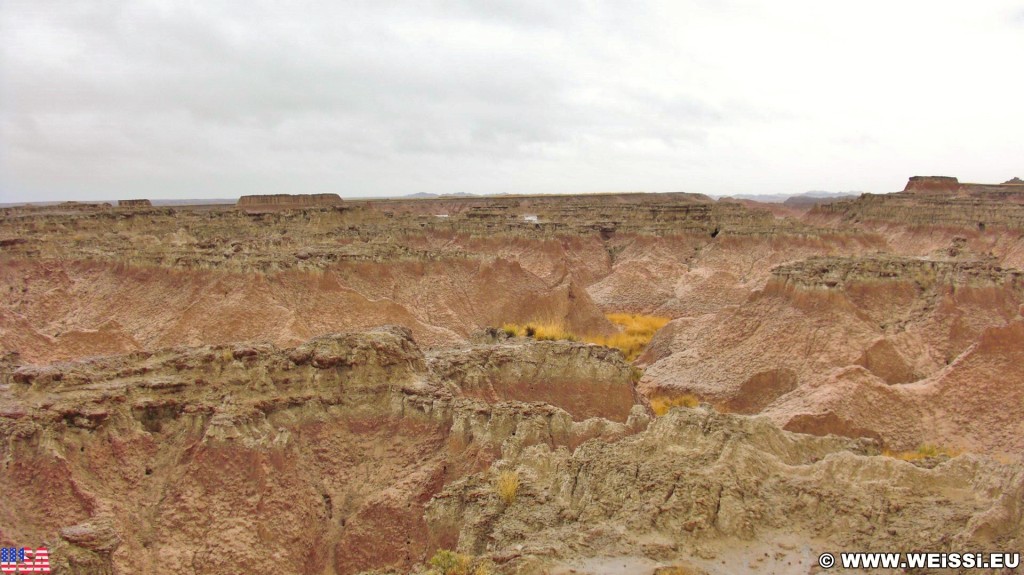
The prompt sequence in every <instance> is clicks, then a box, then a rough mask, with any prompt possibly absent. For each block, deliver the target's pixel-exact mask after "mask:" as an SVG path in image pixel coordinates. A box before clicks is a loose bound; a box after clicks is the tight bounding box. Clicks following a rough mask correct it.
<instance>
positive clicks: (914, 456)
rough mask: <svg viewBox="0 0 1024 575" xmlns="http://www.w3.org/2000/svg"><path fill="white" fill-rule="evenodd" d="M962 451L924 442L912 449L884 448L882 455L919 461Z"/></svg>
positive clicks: (952, 454) (953, 455) (954, 455)
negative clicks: (894, 449) (895, 449)
mask: <svg viewBox="0 0 1024 575" xmlns="http://www.w3.org/2000/svg"><path fill="white" fill-rule="evenodd" d="M961 453H962V451H961V450H959V449H954V448H951V447H944V446H939V445H932V444H929V443H924V444H922V445H921V446H920V447H918V448H917V449H915V450H914V451H891V450H889V449H885V450H883V451H882V455H884V456H886V457H892V458H895V459H901V460H903V461H919V460H921V459H931V458H933V457H940V456H945V457H956V456H957V455H960V454H961Z"/></svg>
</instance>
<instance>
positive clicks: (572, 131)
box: [0, 0, 1021, 201]
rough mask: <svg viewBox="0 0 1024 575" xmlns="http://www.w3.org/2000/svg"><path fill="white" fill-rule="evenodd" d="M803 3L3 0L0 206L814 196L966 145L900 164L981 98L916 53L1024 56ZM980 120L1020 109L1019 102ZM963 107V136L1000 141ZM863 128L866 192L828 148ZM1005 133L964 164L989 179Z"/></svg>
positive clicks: (950, 66)
mask: <svg viewBox="0 0 1024 575" xmlns="http://www.w3.org/2000/svg"><path fill="white" fill-rule="evenodd" d="M635 4H637V3H635ZM796 4H799V5H794V6H792V7H784V8H778V9H768V8H765V7H764V5H761V4H759V3H756V2H752V1H749V0H748V1H744V0H730V1H729V2H711V1H710V0H692V1H690V2H674V1H673V2H670V1H665V2H657V1H652V2H648V3H643V4H638V5H634V6H629V5H627V4H626V3H618V2H600V1H598V2H583V1H576V0H567V1H565V2H542V1H540V0H529V1H523V2H495V1H479V0H478V1H474V0H435V1H432V2H418V1H416V2H414V1H412V0H399V1H397V2H369V1H364V0H353V1H350V2H326V1H314V0H306V1H303V2H298V3H288V4H284V3H278V2H269V1H255V2H248V3H244V4H243V3H237V2H227V1H220V2H218V1H209V2H202V3H199V2H196V3H192V2H179V3H167V2H158V1H156V0H150V1H146V0H142V1H133V2H128V1H122V0H100V1H96V2H77V1H67V0H31V1H29V0H6V2H5V5H4V10H3V11H0V37H2V40H0V49H2V60H0V98H2V102H3V105H2V106H0V138H2V141H0V201H17V200H20V199H29V198H38V199H48V198H53V199H61V198H77V199H84V198H97V197H101V198H112V197H117V196H120V195H126V194H128V193H131V194H132V195H140V194H141V195H149V196H152V197H160V196H172V197H197V196H223V195H237V194H241V193H248V192H254V193H260V192H272V191H293V192H302V191H310V192H313V191H338V192H340V193H342V194H343V195H379V194H404V193H410V192H417V191H430V192H462V191H469V192H506V191H524V192H583V191H604V190H610V189H648V190H652V191H659V190H661V191H663V190H675V189H688V190H692V191H706V192H712V193H716V192H723V191H744V192H758V191H764V192H772V191H779V190H782V191H802V190H803V189H811V188H815V189H817V188H821V187H822V186H823V183H822V181H821V180H822V178H823V175H824V174H830V170H831V174H830V175H829V177H839V176H844V175H849V176H851V177H858V178H862V179H861V180H859V181H848V182H846V181H844V182H843V183H842V186H841V187H842V188H843V189H847V188H851V187H856V188H859V189H872V188H873V186H876V185H877V186H881V185H884V186H887V187H886V188H883V189H884V190H888V189H893V188H897V187H899V186H900V185H901V184H900V182H899V178H902V177H904V176H906V175H909V172H915V171H916V170H918V169H931V167H932V166H933V165H937V166H940V167H941V162H939V159H941V158H946V157H949V155H948V154H946V153H945V150H944V149H941V148H939V147H937V145H938V144H937V143H936V141H935V138H930V137H928V135H927V134H926V133H922V134H921V135H922V136H923V137H924V138H926V139H927V140H928V144H927V145H926V146H923V148H922V149H921V150H920V151H917V152H913V151H902V152H900V153H899V154H895V155H894V154H892V153H891V150H892V149H895V148H898V147H899V146H901V145H903V144H905V143H906V142H907V137H906V135H905V132H906V131H908V130H909V131H913V130H925V131H927V130H929V129H930V128H929V127H928V125H927V124H926V123H925V122H924V118H919V117H918V116H917V114H922V113H923V111H924V110H938V109H941V107H942V106H948V105H949V103H950V102H954V101H956V98H959V97H962V96H963V95H962V94H955V95H950V94H937V95H936V94H932V95H930V97H931V100H929V101H931V102H933V103H932V104H927V103H926V104H923V105H922V104H921V103H920V102H917V101H915V97H916V94H917V88H916V86H914V85H913V81H914V78H915V76H916V75H918V74H920V75H922V76H924V75H926V74H927V73H930V72H931V70H932V69H933V68H934V67H935V66H938V62H939V61H940V60H941V62H942V65H943V66H944V67H945V68H946V71H947V73H948V74H950V75H951V76H954V77H955V76H956V74H957V73H964V70H967V71H968V75H970V74H975V75H977V74H981V73H982V72H987V71H988V70H985V69H984V67H982V68H981V69H979V67H978V66H976V65H974V64H973V63H972V62H971V61H970V58H969V57H967V58H965V60H964V61H963V62H962V63H960V61H958V60H956V59H955V58H954V59H950V58H948V57H947V56H948V55H946V54H944V53H943V52H942V49H941V48H940V49H939V50H938V51H937V52H936V54H935V56H934V58H935V61H936V63H935V65H933V64H932V63H929V62H927V61H922V60H920V58H916V59H915V58H911V57H910V56H907V57H904V56H903V54H904V53H906V54H912V50H913V49H914V48H912V46H914V45H915V44H914V43H915V42H918V43H920V42H922V41H925V42H928V41H930V40H929V38H930V36H931V35H935V36H938V37H943V32H944V31H947V32H948V31H950V30H951V29H952V27H954V26H955V27H957V34H958V37H961V38H965V40H964V43H963V46H964V47H965V48H964V49H966V50H967V51H968V56H977V57H978V58H984V57H985V56H986V55H987V54H986V50H989V49H992V48H993V47H994V45H993V43H995V42H997V41H998V42H1000V43H1003V44H1009V45H1010V46H1011V47H1012V46H1016V47H1018V48H1019V47H1020V44H1021V42H1020V40H1019V38H1016V37H1012V36H1008V37H998V38H995V37H994V36H995V33H994V32H984V31H983V28H980V29H979V30H978V31H977V34H976V35H974V36H972V35H971V34H972V31H971V30H966V31H965V30H964V29H963V23H962V19H963V18H962V13H961V11H960V10H959V9H958V8H956V4H954V3H950V4H949V5H948V6H946V5H942V3H941V2H940V3H938V5H937V4H935V3H925V4H927V5H928V6H930V7H931V10H932V11H931V12H930V13H928V14H930V15H929V16H928V17H927V18H925V20H927V21H926V22H923V23H921V25H920V27H917V26H916V24H917V23H914V25H911V23H910V22H909V21H907V19H909V18H916V17H917V14H919V13H920V12H919V11H918V12H915V10H914V8H920V6H916V4H915V2H910V4H914V6H910V7H909V8H908V9H906V10H905V11H903V12H900V11H898V10H897V11H893V12H892V13H890V17H891V19H892V26H893V29H894V30H895V29H900V30H901V31H902V33H903V34H904V35H905V36H906V38H905V40H906V44H900V43H899V38H897V37H895V36H893V35H889V34H888V32H889V30H888V29H885V26H887V25H888V24H885V23H882V24H878V23H876V22H875V21H874V20H872V19H870V18H865V17H862V16H860V15H859V14H860V12H853V11H848V12H845V13H835V14H827V15H825V16H827V18H822V17H821V16H822V15H821V14H815V11H816V10H822V8H821V7H820V5H819V4H815V3H813V2H810V1H809V0H808V1H807V2H798V3H796ZM881 5H882V4H880V6H881ZM923 5H924V4H922V6H923ZM835 10H841V9H835ZM861 12H863V10H862V11H861ZM1005 13H1006V12H1003V14H1005ZM995 14H996V13H995V12H992V15H993V18H995ZM929 18H931V20H928V19H929ZM1004 21H1005V20H1004ZM809 22H810V23H814V24H815V25H821V26H823V27H824V29H823V30H815V29H813V28H812V29H809V28H807V27H806V26H807V24H808V23H809ZM870 27H878V29H877V30H871V29H870ZM944 27H948V28H949V29H950V30H945V29H944ZM919 28H920V29H919ZM986 33H987V34H988V36H985V34H986ZM875 36H878V37H879V38H881V40H880V41H877V42H874V44H871V45H868V44H864V43H865V42H866V38H868V37H875ZM986 38H987V39H986ZM1004 47H1005V46H1004ZM886 50H888V51H889V52H888V53H886ZM971 50H973V51H974V52H971ZM905 51H906V52H905ZM1018 53H1019V52H1018ZM911 62H912V63H913V64H912V65H913V66H916V67H917V68H906V67H905V66H907V65H908V64H910V63H911ZM922 64H924V65H923V66H922ZM908 80H909V88H908V86H906V85H904V86H903V87H904V88H905V89H906V92H905V93H903V94H900V93H894V92H891V91H892V90H894V89H897V88H899V87H900V86H898V85H897V84H896V83H897V82H902V83H908ZM965 81H970V78H965ZM1017 87H1018V88H1019V87H1020V86H1017ZM1007 88H1008V89H1009V88H1011V87H1007ZM1017 93H1019V90H1018V91H1017ZM881 94H886V97H884V98H883V97H881ZM954 96H955V97H954ZM987 106H989V107H988V110H990V111H991V110H1004V111H1005V112H1004V113H1005V114H1007V115H1008V117H1007V119H1008V120H1011V119H1013V118H1017V119H1019V118H1020V115H1019V114H1020V113H1019V112H1018V111H1016V110H1017V109H1018V108H1017V107H1016V106H1015V104H1013V100H1012V99H1011V98H1003V97H996V98H994V99H991V101H989V102H988V103H987ZM947 116H954V117H953V118H951V120H952V121H954V122H959V123H957V124H955V125H954V126H952V129H951V130H948V132H949V133H950V134H952V135H951V136H950V137H953V136H956V137H963V136H965V135H973V136H975V138H976V139H978V135H979V134H982V133H983V132H984V131H985V130H989V129H992V130H994V129H995V126H992V127H991V128H990V127H989V126H988V125H986V123H985V118H981V117H972V116H971V114H966V115H965V116H964V117H962V118H957V117H955V116H957V114H947ZM868 124H871V125H868ZM873 124H878V125H873ZM984 133H987V132H984ZM864 134H870V135H871V136H870V138H871V141H872V143H873V145H872V146H870V148H871V150H868V151H864V152H862V153H864V154H877V157H875V156H869V157H865V158H862V159H860V160H859V161H858V163H857V165H858V166H869V167H871V168H872V169H875V170H878V174H877V175H874V176H872V177H871V178H870V179H869V180H868V181H864V180H863V178H864V175H863V173H864V170H863V169H862V170H860V171H856V172H845V171H844V170H845V169H846V168H845V167H844V166H843V165H842V164H840V163H839V162H837V161H836V160H834V159H832V158H838V157H843V155H844V154H846V155H848V154H850V153H851V150H860V147H858V145H857V144H858V142H860V143H863V140H864V137H865V136H864ZM818 142H825V143H826V144H825V145H817V144H816V143H818ZM1002 145H1003V144H1001V143H1000V141H998V139H996V140H994V141H993V142H992V143H991V146H993V147H994V149H993V150H988V151H989V152H994V153H988V154H976V156H977V157H979V158H980V157H984V158H987V160H985V162H987V163H976V164H972V165H966V164H965V165H963V166H952V167H951V168H950V169H954V170H956V169H961V170H963V169H966V170H968V173H965V174H964V175H973V174H975V173H977V174H983V175H980V176H974V179H982V180H983V179H986V177H987V175H988V174H989V173H990V172H991V173H992V174H993V176H994V175H995V172H996V171H998V170H1000V169H1003V166H1001V165H1000V162H1005V159H1006V158H1009V157H1010V156H1011V154H1010V152H1009V151H1003V150H1002V148H998V146H1002ZM901 149H902V148H901ZM879 150H882V151H879ZM885 150H889V152H890V153H888V156H886V155H885V152H884V151H885ZM858 153H861V152H858ZM846 157H848V156H846ZM830 159H832V160H830ZM809 160H813V162H814V165H816V166H819V167H818V168H815V169H813V170H809V169H807V167H806V166H807V162H808V161H809ZM829 161H832V162H833V164H831V165H830V164H829V163H828V162H829ZM979 162H981V161H980V160H979ZM736 166H743V167H744V170H742V171H737V170H736V169H735V168H736ZM1011 168H1012V166H1011V167H1006V168H1005V169H1007V170H1010V171H1012V169H1011ZM758 170H760V171H761V172H760V173H754V172H755V171H758ZM766 170H767V171H766ZM970 170H974V172H973V173H972V172H970ZM961 173H963V172H961ZM999 173H1000V174H1001V173H1002V172H999ZM893 178H896V181H893ZM988 179H993V178H988ZM1003 179H1005V178H1003ZM737 186H739V187H738V188H737Z"/></svg>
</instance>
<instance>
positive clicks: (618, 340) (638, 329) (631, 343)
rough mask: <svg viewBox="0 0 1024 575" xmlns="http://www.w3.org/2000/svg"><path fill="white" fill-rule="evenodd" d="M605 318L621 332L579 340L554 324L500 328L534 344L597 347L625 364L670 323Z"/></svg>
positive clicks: (656, 319)
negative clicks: (614, 351) (619, 354)
mask: <svg viewBox="0 0 1024 575" xmlns="http://www.w3.org/2000/svg"><path fill="white" fill-rule="evenodd" d="M607 317H608V320H609V321H611V322H612V323H614V324H616V325H617V326H619V327H620V329H621V330H622V331H620V332H618V333H615V334H613V335H610V336H603V335H598V336H583V337H580V336H578V335H576V334H574V333H572V332H571V331H569V330H567V329H566V328H565V326H564V325H562V324H561V323H559V322H556V321H547V322H532V323H529V324H526V325H525V326H520V325H518V324H514V323H506V324H504V325H503V326H502V330H504V331H505V333H506V334H507V335H508V336H509V337H519V336H522V335H525V336H526V337H529V338H534V339H536V340H537V341H585V342H587V343H596V344H598V345H603V346H605V347H611V348H615V349H618V350H620V351H622V355H623V356H625V358H626V361H633V360H634V359H636V358H637V357H638V356H639V355H640V354H641V353H642V352H643V350H644V348H646V347H647V344H648V343H650V341H651V338H653V337H654V334H655V332H657V331H658V330H659V329H661V328H663V327H665V324H667V323H668V322H669V318H667V317H658V316H649V315H635V314H626V313H611V314H608V315H607Z"/></svg>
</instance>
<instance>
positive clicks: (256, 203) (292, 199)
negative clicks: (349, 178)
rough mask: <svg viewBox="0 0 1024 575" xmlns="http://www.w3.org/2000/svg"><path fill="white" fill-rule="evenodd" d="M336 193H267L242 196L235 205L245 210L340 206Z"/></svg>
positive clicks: (339, 198) (339, 197)
mask: <svg viewBox="0 0 1024 575" xmlns="http://www.w3.org/2000/svg"><path fill="white" fill-rule="evenodd" d="M341 203H342V201H341V196H339V195H338V194H268V195H254V196H242V197H240V198H238V203H237V204H235V206H236V207H238V208H240V209H243V210H246V211H266V210H288V209H301V208H321V207H331V206H340V205H341Z"/></svg>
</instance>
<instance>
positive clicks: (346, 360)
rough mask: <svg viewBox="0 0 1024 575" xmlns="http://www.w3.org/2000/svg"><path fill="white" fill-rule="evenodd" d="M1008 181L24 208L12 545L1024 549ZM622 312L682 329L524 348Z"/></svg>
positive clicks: (139, 556)
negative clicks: (754, 192)
mask: <svg viewBox="0 0 1024 575" xmlns="http://www.w3.org/2000/svg"><path fill="white" fill-rule="evenodd" d="M1012 182H1013V181H1012V180H1011V182H1008V183H1007V184H1003V185H978V184H963V183H960V182H958V181H956V180H955V179H951V178H947V179H943V178H916V179H912V180H911V182H910V183H908V186H907V189H906V190H905V191H903V192H900V193H896V194H889V195H870V194H865V195H863V196H861V197H860V198H858V199H854V200H840V201H836V202H832V203H821V204H817V205H815V206H814V207H811V208H809V209H806V210H797V209H792V208H787V209H785V210H779V209H776V210H774V211H773V210H769V209H766V208H764V207H761V206H759V205H758V204H757V203H756V202H751V201H743V202H733V201H727V200H723V201H718V202H715V201H712V200H710V199H709V198H706V197H704V196H699V195H692V194H663V195H650V194H609V195H601V196H579V197H572V196H545V197H525V196H524V197H517V196H506V197H500V198H474V197H458V198H438V199H430V200H381V201H358V202H356V201H341V200H339V199H337V198H336V197H333V196H331V197H328V196H324V197H323V198H302V197H293V196H275V197H273V198H269V199H268V198H249V199H247V200H246V201H245V202H244V205H243V203H242V202H240V205H239V206H209V205H207V206H184V207H173V208H169V207H152V206H150V205H147V203H146V202H136V203H135V204H132V205H125V206H123V207H109V206H104V205H76V204H67V205H60V206H50V207H46V208H31V207H25V208H6V209H4V210H2V217H0V293H2V294H4V297H3V299H2V300H0V349H2V352H3V356H2V357H0V438H2V439H3V441H2V442H0V465H2V468H0V489H3V493H4V495H5V497H4V499H3V500H2V501H3V502H2V503H0V544H3V545H7V546H11V545H20V544H25V545H36V544H44V543H45V544H46V545H48V546H49V548H50V549H51V554H52V557H53V560H54V564H55V566H56V569H55V571H57V572H62V573H83V574H91V573H95V574H101V573H102V574H107V573H171V572H174V573H197V574H198V573H213V574H217V573H225V574H228V573H231V574H235V573H239V572H245V573H271V572H274V573H281V572H286V573H302V574H318V575H319V574H324V575H327V574H349V573H359V572H365V571H376V572H417V571H423V570H425V569H426V566H425V561H427V560H428V559H429V558H430V557H431V556H432V555H433V554H434V553H435V552H436V551H437V550H438V549H450V550H457V551H458V552H460V553H462V554H465V555H466V556H467V557H472V558H473V559H472V561H473V565H474V566H477V567H480V569H481V571H480V572H481V573H483V572H484V571H486V570H490V571H492V572H501V573H545V572H548V573H574V572H575V573H653V572H654V571H655V570H657V569H664V568H668V567H678V568H679V569H680V570H682V569H685V570H687V571H688V572H692V573H701V572H705V573H741V572H757V573H801V574H802V573H813V572H817V567H816V563H817V560H816V558H817V555H818V553H820V552H822V551H825V550H829V551H839V550H879V551H887V550H911V549H927V550H960V549H965V548H970V549H972V550H973V549H981V550H1018V549H1020V548H1021V547H1022V545H1021V543H1022V537H1021V534H1022V529H1021V514H1022V512H1024V511H1022V510H1024V505H1022V498H1024V467H1022V463H1021V454H1022V449H1024V442H1022V440H1021V437H1024V427H1022V425H1024V424H1022V423H1021V421H1022V420H1021V417H1020V414H1021V413H1022V409H1024V383H1022V382H1024V371H1022V367H1021V366H1024V317H1022V312H1024V274H1022V272H1021V271H1020V269H1021V268H1022V267H1024V223H1022V222H1024V219H1021V217H1020V214H1018V211H1019V210H1020V209H1021V206H1024V191H1022V190H1021V186H1020V184H1018V183H1012ZM613 312H628V313H634V314H636V313H639V314H649V315H657V316H663V317H665V318H668V319H670V320H671V321H669V322H668V324H667V325H666V327H664V328H663V329H662V330H661V331H660V332H658V334H657V335H656V336H655V338H654V340H652V341H651V343H650V345H649V346H648V348H647V350H646V351H645V352H644V353H643V354H642V355H641V356H640V357H639V359H638V360H637V361H636V362H635V363H634V364H632V365H631V364H628V363H626V362H625V361H624V360H623V358H622V356H621V354H620V353H619V352H618V351H614V350H610V349H608V348H604V347H600V346H595V345H588V344H582V343H573V342H567V341H544V342H542V341H533V340H532V339H529V338H524V337H510V336H508V335H505V334H504V332H503V330H501V329H500V328H501V326H502V325H503V324H520V325H524V324H527V323H529V322H542V323H544V322H546V323H551V324H557V325H558V326H560V327H561V328H563V329H564V331H565V332H566V333H568V334H575V335H578V336H581V337H582V336H586V335H591V336H600V335H609V334H612V333H614V332H615V330H616V329H617V328H616V326H615V324H613V323H611V322H610V321H608V319H606V317H605V314H608V313H613ZM389 324H390V325H392V326H393V327H386V328H382V327H380V326H383V325H389ZM654 397H659V398H665V397H667V398H686V399H687V400H686V401H685V402H684V401H680V403H683V404H686V405H696V404H698V403H700V405H699V406H698V407H682V408H678V409H674V410H672V411H670V412H668V414H666V415H664V416H663V417H655V416H654V413H653V411H652V409H651V407H650V403H649V398H654ZM922 447H927V449H921V448H922ZM951 456H952V457H951ZM905 459H907V460H912V461H905ZM503 477H504V478H506V479H507V478H510V477H515V478H516V479H518V481H519V488H518V490H516V492H515V493H514V496H513V497H507V496H506V497H503V496H502V494H503V491H502V489H501V488H500V487H499V483H500V481H502V478H503ZM679 572H683V571H679Z"/></svg>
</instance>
